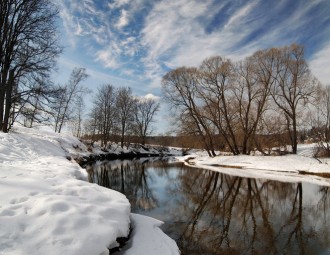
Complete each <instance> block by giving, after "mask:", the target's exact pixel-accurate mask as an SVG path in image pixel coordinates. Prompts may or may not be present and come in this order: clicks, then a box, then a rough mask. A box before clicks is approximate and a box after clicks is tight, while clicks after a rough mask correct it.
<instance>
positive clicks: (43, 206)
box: [0, 128, 179, 255]
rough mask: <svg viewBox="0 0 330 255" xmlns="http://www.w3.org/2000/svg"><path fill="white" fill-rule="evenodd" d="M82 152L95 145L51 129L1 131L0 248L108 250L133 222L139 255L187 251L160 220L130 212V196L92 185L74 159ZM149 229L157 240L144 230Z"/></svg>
mask: <svg viewBox="0 0 330 255" xmlns="http://www.w3.org/2000/svg"><path fill="white" fill-rule="evenodd" d="M77 150H78V152H77ZM79 150H80V152H79ZM77 153H78V154H79V153H81V154H82V155H84V154H86V153H87V148H86V147H85V146H84V145H83V144H81V143H80V142H79V141H78V140H77V139H76V138H74V137H72V136H70V135H64V134H56V133H54V132H52V131H51V130H50V129H48V128H39V129H27V128H15V129H14V130H13V132H11V133H9V134H4V133H0V188H1V193H0V229H1V231H0V254H6V255H8V254H13V255H14V254H15V255H19V254H34V255H38V254H40V255H41V254H42V255H44V254H48V255H51V254H54V255H55V254H77V255H78V254H79V255H84V254H86V255H93V254H95V255H99V254H108V248H112V247H114V246H116V245H117V242H116V239H117V238H118V237H123V236H127V235H128V233H129V227H130V222H131V221H132V223H133V224H132V225H134V226H135V228H136V229H135V231H133V235H132V239H133V240H132V243H133V245H132V247H131V248H130V249H129V250H128V251H130V252H131V254H151V253H153V252H151V253H150V251H151V250H157V251H158V253H157V254H179V250H178V248H177V246H176V244H175V242H174V241H173V240H171V239H170V238H169V237H167V236H166V235H165V234H164V233H163V232H162V231H161V230H160V229H159V228H158V227H159V226H160V225H161V223H160V222H159V221H157V220H153V219H150V218H148V217H144V216H140V217H139V216H133V217H130V204H129V202H128V200H127V199H126V197H125V196H124V195H122V194H120V193H118V192H116V191H113V190H109V189H106V188H103V187H100V186H98V185H96V184H91V183H88V182H87V181H86V177H87V176H86V172H85V170H84V169H82V168H80V166H79V165H78V164H77V163H76V162H75V161H73V160H68V158H70V156H71V155H77ZM134 233H136V234H134ZM146 233H150V234H151V235H152V238H150V241H149V242H148V240H149V239H148V238H147V239H145V238H144V239H143V238H141V236H139V235H141V234H143V235H145V234H146ZM139 240H143V241H144V242H148V243H141V241H139ZM135 251H136V252H135Z"/></svg>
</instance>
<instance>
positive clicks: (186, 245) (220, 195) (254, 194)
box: [173, 170, 330, 254]
mask: <svg viewBox="0 0 330 255" xmlns="http://www.w3.org/2000/svg"><path fill="white" fill-rule="evenodd" d="M180 180H181V186H179V187H180V189H179V190H177V191H176V192H179V193H183V194H185V196H184V197H183V198H182V199H181V201H179V206H180V210H181V211H182V212H183V213H181V214H180V215H178V214H177V213H176V212H177V211H178V209H175V211H176V212H175V211H173V218H175V220H174V222H176V223H177V222H183V221H186V222H187V219H188V222H187V224H182V225H181V229H180V230H179V232H180V235H179V238H178V240H177V241H178V244H179V247H180V248H181V250H182V253H183V254H319V253H321V251H324V249H326V248H327V247H329V246H330V240H329V238H328V237H329V230H328V229H325V228H324V229H323V230H324V232H323V233H322V234H319V235H317V236H316V233H317V232H316V229H315V224H314V222H316V221H320V220H321V221H322V220H323V221H322V222H321V226H322V224H323V225H326V223H327V217H329V216H325V217H321V218H319V215H320V213H319V210H318V208H317V206H313V205H311V206H307V207H306V205H305V207H304V206H303V186H302V184H301V183H298V184H291V183H280V182H275V181H263V180H256V179H246V178H240V177H234V176H228V175H224V174H221V173H215V172H210V171H203V172H202V174H201V172H200V171H193V170H190V171H189V170H187V171H183V172H182V174H181V176H180ZM325 199H326V200H327V199H329V196H328V194H327V193H326V192H323V196H322V197H321V200H320V202H319V203H323V205H324V206H323V208H324V210H328V209H329V203H328V204H327V205H325V204H324V202H323V201H324V200H325ZM173 227H175V226H173ZM176 227H178V225H177V224H176Z"/></svg>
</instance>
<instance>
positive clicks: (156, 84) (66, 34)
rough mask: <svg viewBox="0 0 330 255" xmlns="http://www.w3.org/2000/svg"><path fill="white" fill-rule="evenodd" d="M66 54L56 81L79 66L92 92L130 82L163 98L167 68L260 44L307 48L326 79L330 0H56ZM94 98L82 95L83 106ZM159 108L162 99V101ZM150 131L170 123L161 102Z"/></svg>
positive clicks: (236, 55)
mask: <svg viewBox="0 0 330 255" xmlns="http://www.w3.org/2000/svg"><path fill="white" fill-rule="evenodd" d="M57 4H58V5H59V9H60V21H59V27H60V34H61V43H62V45H63V46H64V52H63V54H62V55H61V57H60V58H59V61H58V71H57V73H56V75H55V77H56V78H55V79H56V80H57V81H58V82H59V83H61V82H65V81H66V80H67V79H68V76H69V73H70V72H71V70H72V69H73V68H74V67H85V68H86V69H87V73H88V74H89V75H90V77H89V79H88V80H87V81H86V86H87V87H88V88H89V89H91V90H92V91H94V92H95V91H97V87H98V86H100V85H102V84H108V83H110V84H112V85H114V86H116V87H121V86H129V87H131V88H132V90H133V93H134V94H135V95H138V96H144V95H146V94H152V95H154V96H156V97H159V98H161V79H162V76H163V75H165V74H166V73H167V72H168V71H169V70H171V69H174V68H177V67H181V66H196V67H197V66H199V65H200V64H201V62H202V61H203V59H205V58H207V57H210V56H215V55H220V56H222V57H226V58H230V59H232V60H233V61H237V60H240V59H243V58H244V57H247V56H249V55H251V54H253V53H254V52H255V51H257V50H260V49H267V48H271V47H280V46H284V45H290V44H292V43H298V44H302V45H304V47H305V57H306V59H307V61H308V63H309V66H310V69H311V70H312V72H313V74H314V75H315V76H316V77H317V78H318V79H319V80H320V81H321V82H322V83H324V84H330V0H276V1H274V0H131V1H130V0H95V1H92V0H57ZM92 98H93V95H92V94H91V95H89V97H88V98H87V105H88V104H90V102H92ZM162 105H163V103H162ZM161 109H162V111H161V113H159V114H158V117H157V123H156V126H157V131H156V132H155V133H156V134H159V133H164V132H166V131H167V129H168V126H169V118H170V117H169V115H170V114H169V113H168V110H167V109H168V108H167V107H166V106H164V105H163V106H162V108H161Z"/></svg>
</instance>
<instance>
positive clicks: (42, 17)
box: [0, 0, 61, 132]
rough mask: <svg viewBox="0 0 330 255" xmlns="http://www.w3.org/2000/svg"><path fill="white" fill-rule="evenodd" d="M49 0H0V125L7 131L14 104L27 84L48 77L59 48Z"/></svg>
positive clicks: (53, 15)
mask: <svg viewBox="0 0 330 255" xmlns="http://www.w3.org/2000/svg"><path fill="white" fill-rule="evenodd" d="M57 14H58V10H57V8H56V7H55V5H54V4H53V3H52V2H51V1H49V0H31V1H24V0H2V1H1V2H0V72H1V74H0V129H1V130H2V131H3V132H8V129H9V123H10V116H11V111H12V107H13V105H14V104H15V103H16V104H17V103H19V102H20V99H21V98H22V97H23V96H24V95H25V96H28V95H29V93H28V91H29V88H28V87H26V84H29V82H33V81H35V80H36V79H37V78H38V77H39V78H40V77H47V76H48V75H49V71H50V69H51V68H52V67H54V65H55V58H56V57H57V56H58V54H59V53H60V52H61V48H60V47H59V46H58V45H59V44H58V40H57V29H56V18H57Z"/></svg>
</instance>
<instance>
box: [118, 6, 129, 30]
mask: <svg viewBox="0 0 330 255" xmlns="http://www.w3.org/2000/svg"><path fill="white" fill-rule="evenodd" d="M128 23H129V17H128V12H127V11H126V10H121V14H120V17H119V19H118V22H117V24H116V27H117V28H118V29H121V28H123V27H125V26H127V25H128Z"/></svg>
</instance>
